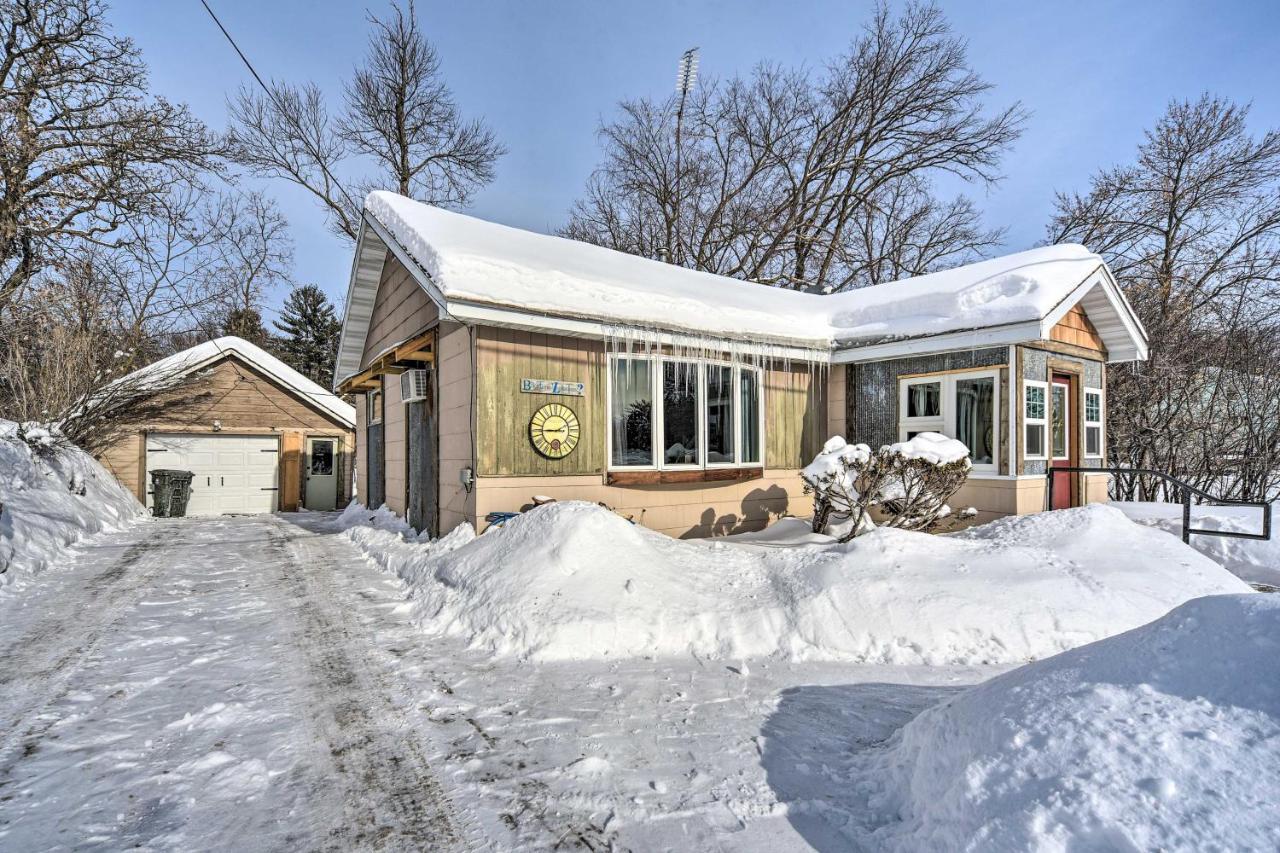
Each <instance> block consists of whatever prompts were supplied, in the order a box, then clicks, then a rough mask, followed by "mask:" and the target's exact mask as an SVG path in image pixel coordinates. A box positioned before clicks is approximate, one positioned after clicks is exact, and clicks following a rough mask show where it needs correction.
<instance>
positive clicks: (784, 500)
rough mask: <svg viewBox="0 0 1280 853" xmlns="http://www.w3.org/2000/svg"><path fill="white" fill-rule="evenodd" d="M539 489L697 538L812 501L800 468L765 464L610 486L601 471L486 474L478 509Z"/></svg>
mask: <svg viewBox="0 0 1280 853" xmlns="http://www.w3.org/2000/svg"><path fill="white" fill-rule="evenodd" d="M534 495H546V496H547V497H552V498H555V499H556V500H575V501H591V502H592V503H604V504H605V505H606V506H608V507H610V508H612V509H613V510H614V511H616V512H618V513H619V514H620V515H624V516H628V517H630V518H632V519H633V520H634V521H635V522H636V523H637V524H643V525H644V526H645V527H649V528H651V529H653V530H657V531H659V532H660V533H665V534H667V535H668V536H675V537H682V538H696V537H704V536H724V535H725V534H728V533H745V532H747V531H752V530H761V529H763V528H764V527H766V526H767V525H768V524H770V523H771V522H773V521H776V520H777V519H778V518H779V517H781V516H783V515H794V516H800V517H805V516H808V515H810V514H812V512H813V503H812V501H811V500H810V499H809V497H808V496H806V495H805V494H804V488H803V484H802V483H801V482H800V477H799V476H798V475H797V474H796V472H795V471H771V470H767V469H766V470H765V472H764V477H763V478H761V479H757V480H749V481H746V482H740V483H733V482H722V483H688V484H680V485H675V484H666V485H647V486H609V485H606V484H605V482H604V479H603V478H602V477H601V476H600V475H598V474H596V475H591V474H586V475H578V476H567V477H485V478H483V479H481V480H480V481H479V483H478V485H477V491H476V508H475V512H476V513H477V514H478V516H479V518H480V519H481V521H480V523H479V526H480V528H481V529H483V528H484V521H483V518H484V516H485V515H487V514H488V513H490V512H494V511H500V512H518V511H520V510H524V509H529V508H530V507H531V506H532V503H533V500H532V499H533V496H534Z"/></svg>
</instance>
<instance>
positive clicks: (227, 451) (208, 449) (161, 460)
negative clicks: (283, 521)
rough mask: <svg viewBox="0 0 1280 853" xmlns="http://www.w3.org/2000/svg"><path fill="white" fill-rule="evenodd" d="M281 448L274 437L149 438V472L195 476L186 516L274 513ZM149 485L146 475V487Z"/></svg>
mask: <svg viewBox="0 0 1280 853" xmlns="http://www.w3.org/2000/svg"><path fill="white" fill-rule="evenodd" d="M279 449H280V446H279V442H278V440H277V439H276V438H275V437H274V436H257V435H176V434H175V435H171V434H165V433H155V434H152V435H148V436H147V469H148V471H152V470H155V469H157V468H177V469H179V470H183V471H190V472H192V473H193V474H194V475H195V476H194V477H193V478H192V480H191V500H190V501H189V502H188V504H187V515H222V514H224V513H228V512H253V513H256V512H272V511H274V510H275V508H276V487H277V486H278V485H279V482H278V481H277V472H278V471H279V464H278V463H279V461H280V453H279ZM150 482H151V481H150V474H148V478H147V483H148V488H150ZM147 505H148V506H150V505H151V496H150V494H148V495H147Z"/></svg>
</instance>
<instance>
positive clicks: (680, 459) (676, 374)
mask: <svg viewBox="0 0 1280 853" xmlns="http://www.w3.org/2000/svg"><path fill="white" fill-rule="evenodd" d="M662 461H663V462H665V463H666V464H667V466H668V467H669V466H672V465H697V464H698V364H697V362H693V361H664V362H662Z"/></svg>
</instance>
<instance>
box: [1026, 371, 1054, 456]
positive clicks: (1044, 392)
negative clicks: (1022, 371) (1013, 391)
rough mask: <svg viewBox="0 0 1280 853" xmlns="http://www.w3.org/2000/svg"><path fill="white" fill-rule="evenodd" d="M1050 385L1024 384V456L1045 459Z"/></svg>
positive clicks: (1029, 382)
mask: <svg viewBox="0 0 1280 853" xmlns="http://www.w3.org/2000/svg"><path fill="white" fill-rule="evenodd" d="M1048 396H1049V385H1048V383H1045V382H1036V381H1035V380H1033V379H1028V380H1026V381H1024V382H1023V383H1022V430H1023V444H1022V455H1023V456H1024V457H1025V458H1027V459H1044V458H1045V453H1044V441H1045V433H1046V432H1048V430H1049V419H1048V414H1049V413H1048Z"/></svg>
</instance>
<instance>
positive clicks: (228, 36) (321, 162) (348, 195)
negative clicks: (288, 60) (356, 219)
mask: <svg viewBox="0 0 1280 853" xmlns="http://www.w3.org/2000/svg"><path fill="white" fill-rule="evenodd" d="M200 5H201V6H203V7H204V10H205V11H206V12H208V13H209V17H210V18H212V19H213V22H214V23H215V24H217V25H218V29H219V30H221V31H222V35H223V36H225V37H226V39H227V43H228V44H230V45H231V49H232V50H234V51H235V52H236V55H237V56H239V57H240V61H241V62H243V63H244V67H245V68H248V69H249V73H250V74H252V75H253V79H254V80H257V81H258V85H259V86H261V87H262V91H263V92H265V93H266V95H267V97H268V98H270V99H271V103H273V104H275V107H276V109H277V110H280V111H281V112H282V113H283V112H284V110H283V108H282V107H281V106H280V101H279V100H277V98H276V93H275V92H274V91H272V90H271V87H270V86H268V85H267V84H266V83H265V82H264V81H263V79H262V75H260V74H259V73H258V70H257V69H256V68H254V67H253V63H252V62H250V61H249V57H247V56H245V55H244V51H243V50H241V49H240V45H238V44H236V40H235V39H234V38H232V37H231V33H229V32H227V28H226V27H224V26H223V25H222V21H221V20H219V19H218V16H217V14H215V13H214V11H213V8H212V7H211V6H210V5H209V2H208V0H200ZM315 159H316V165H317V166H319V167H320V171H322V172H324V174H325V177H327V178H328V179H329V180H330V181H332V182H333V185H334V186H335V187H337V188H338V191H339V192H341V193H342V195H343V196H344V197H346V199H347V202H348V203H349V204H350V205H351V206H352V207H354V208H356V209H357V210H359V209H361V208H362V207H363V206H362V205H359V204H356V200H355V199H353V198H352V197H351V193H349V192H347V188H346V187H345V186H343V185H342V182H341V181H339V180H338V179H337V178H336V177H334V175H333V173H332V172H330V171H329V167H328V166H326V165H325V163H324V160H323V159H322V158H320V157H316V158H315Z"/></svg>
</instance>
